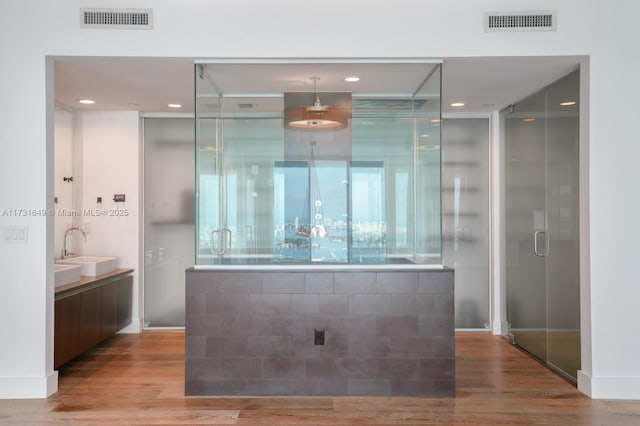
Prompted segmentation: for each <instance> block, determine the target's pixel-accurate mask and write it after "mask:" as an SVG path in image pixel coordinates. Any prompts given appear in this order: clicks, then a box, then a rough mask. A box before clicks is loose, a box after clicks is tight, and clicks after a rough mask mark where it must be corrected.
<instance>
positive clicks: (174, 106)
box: [167, 104, 182, 108]
mask: <svg viewBox="0 0 640 426" xmlns="http://www.w3.org/2000/svg"><path fill="white" fill-rule="evenodd" d="M167 106H168V107H169V108H182V105H180V104H168V105H167Z"/></svg>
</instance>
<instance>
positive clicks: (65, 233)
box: [62, 226, 87, 259]
mask: <svg viewBox="0 0 640 426" xmlns="http://www.w3.org/2000/svg"><path fill="white" fill-rule="evenodd" d="M71 231H80V232H82V235H83V236H84V240H85V241H87V234H86V233H85V232H84V231H83V230H82V229H80V228H78V227H76V226H73V227H71V228H69V229H67V230H66V231H64V241H63V243H62V258H63V259H64V258H65V257H67V256H68V255H69V254H70V253H68V252H67V235H69V234H70V233H71Z"/></svg>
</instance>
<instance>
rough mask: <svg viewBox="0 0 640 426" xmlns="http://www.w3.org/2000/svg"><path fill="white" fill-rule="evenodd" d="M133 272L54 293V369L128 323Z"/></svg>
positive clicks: (82, 282)
mask: <svg viewBox="0 0 640 426" xmlns="http://www.w3.org/2000/svg"><path fill="white" fill-rule="evenodd" d="M132 272H133V269H115V270H113V271H111V272H108V273H105V274H101V275H98V276H91V277H90V276H81V277H80V279H79V280H78V281H75V282H73V283H70V284H66V285H62V286H59V287H56V289H55V331H54V333H55V334H54V336H55V337H54V340H55V342H54V368H58V367H60V366H61V365H62V364H64V363H65V362H67V361H69V360H71V359H73V358H75V357H76V356H78V355H80V354H81V353H82V352H84V351H86V350H88V349H90V348H91V347H93V346H95V345H96V344H98V343H100V342H101V341H102V340H104V339H106V338H107V337H110V336H112V335H113V334H115V333H116V332H118V331H119V330H121V329H122V328H124V327H126V326H127V325H128V324H130V323H131V313H132V294H133V293H132V292H133V276H132V275H131V273H132Z"/></svg>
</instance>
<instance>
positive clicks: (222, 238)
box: [210, 228, 232, 256]
mask: <svg viewBox="0 0 640 426" xmlns="http://www.w3.org/2000/svg"><path fill="white" fill-rule="evenodd" d="M231 236H232V233H231V229H229V228H218V229H216V230H214V231H213V232H211V243H210V245H211V253H212V254H217V255H218V256H221V255H223V254H225V253H226V251H227V249H230V248H231Z"/></svg>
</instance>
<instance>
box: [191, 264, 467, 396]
mask: <svg viewBox="0 0 640 426" xmlns="http://www.w3.org/2000/svg"><path fill="white" fill-rule="evenodd" d="M453 289H454V273H453V270H451V269H448V268H445V269H442V270H440V269H436V270H433V269H425V270H417V269H414V270H389V271H387V270H384V271H381V270H373V271H366V270H362V271H360V270H358V271H346V272H345V271H337V272H330V271H327V270H318V271H303V272H298V271H268V270H266V271H250V272H247V271H242V270H241V269H239V270H237V271H231V270H225V271H207V270H194V269H193V268H190V269H188V270H187V271H186V343H185V346H186V357H185V358H186V361H185V393H186V395H211V396H269V395H271V396H284V395H299V396H317V395H324V396H340V395H354V396H356V395H357V396H435V397H442V396H454V395H455V343H454V311H453V309H454V304H453ZM316 329H318V330H324V345H316V344H314V330H316Z"/></svg>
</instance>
